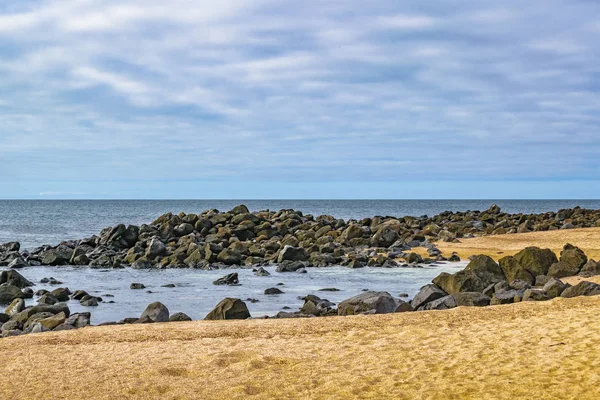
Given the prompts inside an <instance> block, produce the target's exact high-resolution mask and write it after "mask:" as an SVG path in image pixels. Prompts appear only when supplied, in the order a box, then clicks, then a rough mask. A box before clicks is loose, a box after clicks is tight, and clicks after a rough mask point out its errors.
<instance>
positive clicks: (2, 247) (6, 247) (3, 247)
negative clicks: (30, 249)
mask: <svg viewBox="0 0 600 400" xmlns="http://www.w3.org/2000/svg"><path fill="white" fill-rule="evenodd" d="M20 249H21V243H19V242H8V243H4V244H0V253H12V252H16V251H19V250H20Z"/></svg>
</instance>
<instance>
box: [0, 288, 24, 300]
mask: <svg viewBox="0 0 600 400" xmlns="http://www.w3.org/2000/svg"><path fill="white" fill-rule="evenodd" d="M23 298H25V295H24V294H23V292H22V291H21V289H19V288H18V287H16V286H12V285H3V286H0V304H10V303H11V302H12V301H13V300H14V299H23Z"/></svg>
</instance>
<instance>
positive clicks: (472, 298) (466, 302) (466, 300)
mask: <svg viewBox="0 0 600 400" xmlns="http://www.w3.org/2000/svg"><path fill="white" fill-rule="evenodd" d="M452 298H453V299H454V302H455V303H456V306H457V307H461V306H464V307H484V306H489V305H490V298H489V297H488V296H486V295H484V294H483V293H478V292H459V293H455V294H453V295H452Z"/></svg>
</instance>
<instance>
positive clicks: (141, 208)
mask: <svg viewBox="0 0 600 400" xmlns="http://www.w3.org/2000/svg"><path fill="white" fill-rule="evenodd" d="M239 204H245V205H246V206H248V208H249V209H250V210H251V211H258V210H266V209H268V210H280V209H289V208H292V209H295V210H300V211H302V212H303V213H305V214H313V215H315V216H317V215H322V214H327V215H333V216H335V217H337V218H342V219H344V220H348V219H352V218H353V219H360V218H364V217H372V216H374V215H382V216H388V215H389V216H396V217H402V216H405V215H412V216H421V215H430V216H431V215H434V214H438V213H440V212H442V211H447V210H449V211H467V210H486V209H488V208H489V207H490V206H491V205H492V204H498V205H499V206H500V207H501V208H502V210H504V211H506V212H510V213H520V212H522V213H542V212H546V211H557V210H559V209H561V208H571V207H575V206H580V207H584V208H593V209H600V200H0V243H4V242H7V241H13V240H17V241H19V242H21V246H22V247H23V248H33V247H36V246H40V245H42V244H51V245H56V244H58V243H60V242H61V241H63V240H68V239H80V238H84V237H88V236H91V235H93V234H98V233H99V232H100V231H101V230H102V229H103V228H106V227H107V226H114V225H116V224H120V223H123V224H135V225H140V224H144V223H150V222H152V221H153V220H155V219H156V218H157V217H158V216H160V215H162V214H164V213H166V212H173V213H175V214H177V213H179V212H181V211H183V212H185V213H199V212H202V211H204V210H208V209H211V208H216V209H218V210H219V211H228V210H230V209H232V208H233V207H235V206H236V205H239Z"/></svg>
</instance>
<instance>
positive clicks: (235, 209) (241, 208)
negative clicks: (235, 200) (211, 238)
mask: <svg viewBox="0 0 600 400" xmlns="http://www.w3.org/2000/svg"><path fill="white" fill-rule="evenodd" d="M249 212H250V210H248V207H246V206H245V205H244V204H240V205H239V206H235V207H233V208H232V209H231V211H229V214H233V215H239V214H248V213H249Z"/></svg>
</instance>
